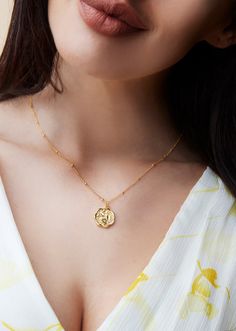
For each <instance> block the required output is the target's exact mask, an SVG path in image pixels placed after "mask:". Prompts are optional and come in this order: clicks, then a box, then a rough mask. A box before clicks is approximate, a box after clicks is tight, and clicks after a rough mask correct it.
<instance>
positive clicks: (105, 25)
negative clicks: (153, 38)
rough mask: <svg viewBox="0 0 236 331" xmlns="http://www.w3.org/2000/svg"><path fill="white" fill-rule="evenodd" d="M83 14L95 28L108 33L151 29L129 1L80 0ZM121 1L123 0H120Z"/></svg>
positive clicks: (115, 33) (114, 33)
mask: <svg viewBox="0 0 236 331" xmlns="http://www.w3.org/2000/svg"><path fill="white" fill-rule="evenodd" d="M79 1H80V12H81V16H82V18H83V19H84V21H85V23H87V24H88V25H89V26H90V27H92V28H93V29H94V30H96V31H98V32H101V33H104V34H106V35H113V36H114V35H120V34H123V33H128V32H138V31H139V32H140V31H145V30H149V28H148V26H147V25H146V24H145V22H144V21H143V20H142V19H141V18H140V17H139V15H138V14H137V12H136V10H135V9H134V8H133V7H132V6H130V5H129V4H128V3H126V2H124V0H122V2H114V0H79ZM120 1H121V0H120Z"/></svg>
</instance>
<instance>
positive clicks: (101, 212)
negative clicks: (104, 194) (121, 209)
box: [94, 203, 115, 228]
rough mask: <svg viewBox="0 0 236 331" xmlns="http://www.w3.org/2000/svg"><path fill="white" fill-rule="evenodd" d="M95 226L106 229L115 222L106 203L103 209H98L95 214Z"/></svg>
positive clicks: (113, 215)
mask: <svg viewBox="0 0 236 331" xmlns="http://www.w3.org/2000/svg"><path fill="white" fill-rule="evenodd" d="M94 217H95V221H96V224H97V225H98V226H100V227H103V228H108V227H109V226H111V225H112V224H113V223H114V222H115V214H114V213H113V211H112V210H111V209H110V207H109V205H108V203H106V207H105V208H99V209H98V211H97V212H96V214H95V216H94Z"/></svg>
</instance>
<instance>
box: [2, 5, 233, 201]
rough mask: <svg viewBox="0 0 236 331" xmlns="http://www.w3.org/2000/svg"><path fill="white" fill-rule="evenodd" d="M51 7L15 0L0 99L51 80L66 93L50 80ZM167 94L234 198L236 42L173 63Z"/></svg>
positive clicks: (204, 46)
mask: <svg viewBox="0 0 236 331" xmlns="http://www.w3.org/2000/svg"><path fill="white" fill-rule="evenodd" d="M47 7H48V0H40V1H35V0H15V2H14V8H13V13H12V19H11V22H10V27H9V31H8V35H7V39H6V43H5V46H4V49H3V52H2V55H1V58H0V101H3V100H7V99H12V98H15V97H19V96H23V95H30V94H34V93H36V92H39V91H40V90H42V89H43V88H44V87H45V86H46V85H47V84H52V86H53V87H54V89H55V90H56V91H57V92H58V93H62V91H63V86H62V83H61V81H60V78H59V76H57V77H58V78H59V81H60V83H61V86H62V89H61V88H59V87H58V86H57V84H56V82H55V81H53V80H52V77H53V73H54V72H57V60H58V53H57V50H56V47H55V43H54V40H53V36H52V33H51V30H50V27H49V23H48V8H47ZM232 10H234V8H233V9H232ZM234 11H235V10H234ZM233 15H234V13H233V12H232V16H233ZM235 17H236V15H235ZM235 23H236V19H235V20H233V23H232V27H233V24H234V25H235ZM167 96H168V101H169V105H170V107H169V109H170V110H169V111H170V113H171V117H172V118H173V122H174V125H175V126H176V127H177V128H178V130H179V131H180V132H182V133H183V138H184V139H185V141H186V142H187V144H189V146H190V147H191V148H192V149H193V150H195V151H196V152H197V153H198V154H199V155H200V156H201V158H202V160H203V161H204V162H205V163H206V164H208V165H209V166H210V167H211V168H212V169H213V170H214V171H215V172H216V173H217V174H218V175H219V176H220V177H221V178H222V180H223V181H224V182H225V183H226V185H227V186H228V188H229V189H230V190H231V192H232V193H233V195H234V196H235V197H236V46H234V45H233V46H230V47H228V48H225V49H220V48H215V47H213V46H210V45H209V44H208V43H207V42H205V41H202V42H200V43H198V44H196V45H195V46H194V47H193V48H192V49H191V50H190V51H189V52H188V54H187V55H186V56H185V57H184V58H183V59H181V60H180V61H179V62H178V63H176V64H175V65H174V66H173V67H172V68H171V70H170V74H169V77H168V81H167Z"/></svg>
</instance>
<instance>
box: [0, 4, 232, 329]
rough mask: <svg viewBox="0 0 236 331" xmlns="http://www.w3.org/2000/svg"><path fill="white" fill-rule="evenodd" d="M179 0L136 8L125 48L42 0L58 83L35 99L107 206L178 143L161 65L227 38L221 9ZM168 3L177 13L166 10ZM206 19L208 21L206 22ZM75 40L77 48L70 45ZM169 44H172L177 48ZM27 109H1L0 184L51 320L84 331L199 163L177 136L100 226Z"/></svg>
mask: <svg viewBox="0 0 236 331" xmlns="http://www.w3.org/2000/svg"><path fill="white" fill-rule="evenodd" d="M181 1H182V5H180V4H179V1H177V0H169V1H167V0H165V1H164V0H159V1H157V0H150V1H146V3H145V2H143V5H142V6H141V5H140V6H139V7H137V9H139V11H140V12H141V13H145V16H146V17H147V18H148V19H149V22H150V31H148V32H147V34H146V35H142V36H141V35H140V36H137V37H136V39H135V38H134V40H133V39H132V38H131V39H132V40H131V39H130V40H129V41H130V42H129V43H127V42H126V40H125V39H124V40H123V41H117V40H116V41H115V40H110V39H108V38H107V37H104V36H100V35H98V34H95V33H94V32H92V31H90V30H89V29H88V28H87V27H86V26H85V25H84V23H83V22H82V21H81V20H80V19H78V13H77V16H75V15H76V14H74V13H75V8H74V6H75V3H77V1H74V0H71V1H66V0H63V1H61V2H60V4H59V2H57V1H56V0H49V18H50V24H51V28H52V32H53V34H54V36H55V40H56V43H57V46H58V50H59V53H60V54H61V58H62V59H63V60H62V61H61V63H60V74H61V77H62V80H63V81H64V83H65V87H66V88H65V92H64V93H63V94H62V95H60V96H59V95H56V96H55V97H53V92H52V89H51V88H50V87H48V88H45V89H44V90H43V91H42V92H41V93H38V94H36V95H34V103H35V107H36V110H37V111H38V114H39V118H40V122H41V124H42V127H43V128H44V130H45V131H46V133H47V134H48V136H49V137H50V138H51V140H52V141H53V142H54V143H55V144H56V146H57V147H58V148H59V150H60V151H62V152H63V153H64V154H66V155H67V156H68V157H70V158H71V159H72V160H74V161H75V163H76V164H77V165H78V166H79V169H80V170H81V173H82V174H83V176H84V177H85V179H86V180H87V181H88V182H89V183H90V185H91V186H92V187H93V188H94V189H95V190H96V191H97V192H99V193H100V194H101V195H102V196H104V197H105V198H107V199H110V198H112V197H113V196H115V195H117V194H118V193H120V192H121V191H123V190H124V189H125V188H126V187H128V186H129V185H130V184H131V182H133V180H134V179H135V178H137V176H138V175H140V173H141V172H142V171H144V170H145V169H146V168H147V167H148V166H149V165H150V164H151V163H152V162H153V161H156V160H158V159H159V158H160V157H161V156H162V155H163V154H164V153H166V152H167V151H168V149H169V148H170V147H171V145H172V144H173V143H174V142H175V141H176V139H177V137H178V134H179V133H178V132H177V131H176V129H175V128H174V127H173V125H172V123H171V119H170V118H168V116H167V111H166V103H165V99H164V93H163V83H164V80H165V75H166V73H167V71H166V70H165V69H167V68H169V67H170V66H171V65H173V64H174V63H175V62H177V61H178V59H179V58H181V57H182V56H183V55H184V54H185V53H186V52H187V51H188V50H189V49H190V48H191V47H192V45H193V44H194V43H195V42H197V41H198V40H201V39H206V40H208V41H209V42H211V43H212V44H214V45H215V46H217V47H227V46H229V45H230V44H231V43H233V42H234V39H233V37H234V38H235V36H234V35H232V33H231V35H229V33H228V32H227V33H225V32H224V28H225V27H226V26H227V24H228V23H229V19H228V16H226V12H227V6H226V5H225V3H226V2H224V5H222V1H221V0H211V1H209V3H207V4H206V1H205V0H204V1H203V0H181ZM189 2H192V4H191V5H192V6H189V5H188V4H189ZM174 5H176V6H177V7H176V8H179V12H178V11H177V10H176V11H173V10H171V8H172V9H173V7H172V6H174ZM155 6H156V13H157V14H156V15H154V14H153V13H154V11H153V9H154V8H155ZM183 8H186V10H184V11H183V10H182V9H183ZM180 9H181V10H180ZM196 9H197V10H196ZM170 12H171V13H175V15H176V16H175V17H172V18H173V19H176V21H175V28H174V27H172V26H171V25H168V22H167V21H166V20H165V19H164V18H165V17H168V15H170ZM213 13H214V22H212V21H211V20H209V18H210V17H212V16H213V15H212V14H213ZM222 13H223V14H224V16H223V14H222ZM172 15H173V14H172ZM178 15H179V16H178ZM184 15H185V16H184ZM187 18H188V19H189V21H188V19H187ZM63 19H64V22H65V24H64V26H66V27H67V29H68V31H67V33H68V36H71V38H72V39H70V38H69V37H68V39H67V42H64V41H65V35H64V36H63V35H62V31H61V30H60V29H61V28H60V26H61V25H62V24H61V23H60V24H59V22H60V21H61V20H63ZM173 19H172V20H169V21H170V22H174V21H173ZM67 20H68V22H67ZM176 22H179V25H178V27H179V29H176ZM181 22H182V25H181ZM183 22H184V24H183ZM173 24H174V23H173ZM157 26H158V27H160V31H163V32H162V33H160V34H159V30H158V29H157ZM77 30H78V31H77ZM184 31H187V32H185V35H183V32H184ZM78 32H79V33H78ZM174 32H175V35H174ZM145 33H146V32H145ZM77 34H78V35H79V37H78V39H80V38H81V40H79V41H78V45H77V43H76V42H73V43H72V40H73V39H75V37H74V36H75V35H77ZM167 35H168V36H170V39H169V40H168V41H166V45H165V47H163V49H162V50H160V51H159V52H160V54H159V55H160V56H158V49H159V48H160V47H159V46H160V44H161V43H163V40H164V39H165V38H166V36H167ZM84 36H86V40H87V41H86V42H84V43H83V42H82V40H83V38H84ZM180 37H181V38H180ZM162 38H164V39H163V40H162ZM171 38H173V40H174V39H175V38H179V45H178V48H176V47H175V50H176V52H174V53H173V49H171V47H172V46H173V42H171ZM84 39H85V38H84ZM76 40H77V39H76ZM143 43H145V46H146V50H149V52H147V53H145V54H144V53H143ZM79 44H80V46H81V47H80V48H79ZM168 44H169V45H171V46H169V47H167V46H168ZM77 47H78V48H77ZM141 50H142V52H141ZM154 51H156V53H154ZM140 53H142V54H141V55H140ZM89 54H90V55H89ZM122 54H124V56H125V57H126V58H122V57H121V56H122ZM154 54H155V56H154ZM131 58H132V61H128V59H131ZM108 59H110V60H109V63H108V62H107V61H108ZM111 59H112V60H111ZM125 59H126V61H127V62H130V64H131V63H133V67H132V65H129V66H128V67H127V64H126V61H125ZM143 59H145V61H143ZM143 63H146V65H144V64H143ZM127 69H128V70H127ZM161 70H162V72H160V71H161ZM28 102H29V100H28V98H27V97H22V98H18V99H16V100H13V101H7V102H2V103H1V105H0V137H1V139H0V145H1V146H0V173H1V177H2V180H3V183H4V187H5V189H6V193H7V196H8V200H9V202H10V205H11V208H12V211H13V215H14V219H15V222H16V224H17V227H18V230H19V232H20V234H21V237H22V240H23V242H24V245H25V247H26V250H27V253H28V256H29V257H30V260H31V263H32V266H33V269H34V271H35V274H36V276H37V278H38V280H39V282H40V284H41V287H42V289H43V292H44V294H45V296H46V298H47V299H48V301H49V303H50V305H51V306H52V308H53V310H54V311H55V313H56V315H57V317H58V319H59V321H60V322H61V324H62V325H63V327H64V329H65V330H67V331H78V330H81V331H93V330H96V329H97V328H98V327H99V326H100V325H101V324H102V322H103V321H104V320H105V319H106V317H107V316H108V314H109V313H110V312H111V311H112V310H113V309H114V307H115V306H116V305H117V303H118V301H119V300H120V299H121V297H122V295H123V293H124V292H125V290H126V289H127V288H128V286H129V285H130V284H131V282H132V281H133V280H134V279H135V278H136V277H137V276H138V274H139V273H140V272H141V271H142V270H143V268H144V267H145V266H146V265H147V263H148V262H149V260H150V258H151V256H152V255H153V253H154V252H155V251H156V249H157V248H158V247H159V245H160V243H161V242H162V240H163V238H164V235H165V234H166V232H167V230H168V229H169V227H170V225H171V223H172V221H173V220H174V218H175V216H176V214H177V212H178V211H179V209H180V206H181V205H182V204H183V202H184V201H185V199H186V197H187V195H188V193H189V191H190V190H191V188H192V187H193V185H194V184H195V183H196V181H197V180H198V179H199V178H200V176H201V175H202V173H203V171H204V170H205V168H206V165H204V164H203V162H202V161H201V159H200V158H199V156H198V155H195V154H194V153H193V152H192V151H191V150H189V149H188V148H187V146H186V144H185V143H184V141H181V142H180V143H179V144H178V145H177V147H176V149H175V150H174V151H173V152H172V154H171V155H170V156H169V157H168V159H166V161H164V162H162V163H160V164H159V165H158V166H157V167H156V168H154V169H153V170H152V171H151V172H149V173H148V174H147V175H145V177H143V179H142V181H140V182H139V183H138V184H137V185H135V186H134V187H133V188H132V189H130V190H129V191H127V193H126V194H125V195H124V196H123V197H121V198H119V199H117V200H116V201H114V202H113V204H112V205H111V207H112V208H113V209H114V211H115V213H116V216H117V222H116V223H115V225H114V226H112V227H111V228H109V229H101V228H98V227H97V226H96V224H95V223H94V220H93V214H94V212H95V211H96V210H97V209H98V208H99V207H101V202H100V200H98V198H97V197H96V196H95V195H94V194H93V193H92V192H91V191H89V190H88V189H87V188H86V187H85V186H84V185H83V184H82V182H81V181H80V179H79V177H78V176H77V175H76V173H75V172H74V171H73V169H71V168H70V167H69V166H68V164H67V163H66V162H65V161H63V160H62V159H60V158H58V157H57V156H56V155H55V154H53V153H52V151H51V150H50V149H49V147H48V145H47V144H46V142H45V141H44V140H43V138H42V137H41V136H40V134H39V131H37V128H36V126H35V123H34V119H33V115H32V113H30V111H29V109H28ZM140 243H142V245H140Z"/></svg>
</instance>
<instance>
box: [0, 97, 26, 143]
mask: <svg viewBox="0 0 236 331" xmlns="http://www.w3.org/2000/svg"><path fill="white" fill-rule="evenodd" d="M26 100H27V99H26V97H18V98H14V99H10V100H6V101H1V102H0V143H3V142H4V141H5V142H7V141H8V142H14V141H17V140H18V139H17V137H18V138H19V134H17V133H19V132H20V133H21V128H22V129H23V123H24V121H23V120H24V117H25V116H26V115H25V113H26V111H25V108H26Z"/></svg>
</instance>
